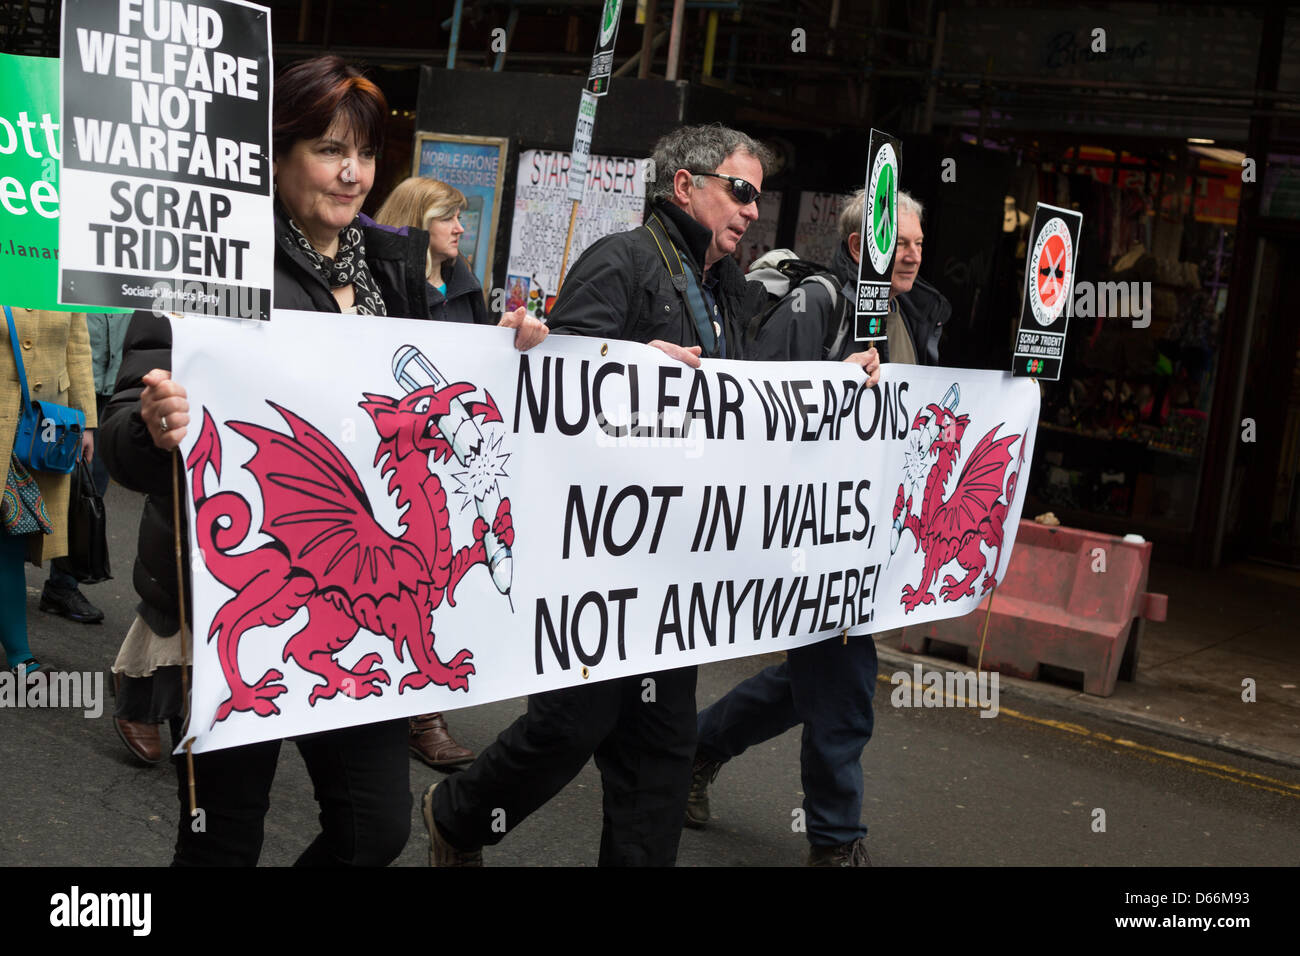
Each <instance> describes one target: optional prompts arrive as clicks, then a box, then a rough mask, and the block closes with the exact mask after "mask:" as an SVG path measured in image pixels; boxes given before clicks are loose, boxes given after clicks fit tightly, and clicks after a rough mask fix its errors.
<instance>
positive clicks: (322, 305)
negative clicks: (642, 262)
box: [95, 217, 432, 636]
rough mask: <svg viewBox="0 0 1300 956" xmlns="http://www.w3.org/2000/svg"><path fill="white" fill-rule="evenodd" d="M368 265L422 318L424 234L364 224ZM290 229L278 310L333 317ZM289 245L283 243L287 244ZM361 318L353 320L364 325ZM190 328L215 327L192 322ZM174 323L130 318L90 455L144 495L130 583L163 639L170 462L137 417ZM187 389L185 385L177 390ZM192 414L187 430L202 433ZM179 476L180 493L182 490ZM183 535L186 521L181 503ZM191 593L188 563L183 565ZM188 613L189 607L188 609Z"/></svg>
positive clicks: (389, 295)
mask: <svg viewBox="0 0 1300 956" xmlns="http://www.w3.org/2000/svg"><path fill="white" fill-rule="evenodd" d="M363 227H364V228H365V233H366V239H365V241H366V263H367V265H369V266H370V269H371V273H372V274H373V275H374V277H375V281H376V283H377V284H378V285H379V291H380V294H381V295H383V297H384V306H385V307H386V309H387V311H388V314H389V315H391V316H401V317H406V318H420V319H427V318H428V317H429V305H428V292H430V291H432V290H430V289H429V284H428V282H427V281H426V280H425V277H424V264H425V259H424V256H425V251H426V250H427V249H428V242H429V240H428V234H427V233H425V232H423V231H421V230H418V229H412V230H409V231H406V232H402V233H397V232H392V231H390V230H385V229H382V228H379V227H372V226H369V225H367V224H366V221H365V219H364V217H363ZM288 228H289V227H288V226H287V225H286V224H284V223H283V222H281V221H280V219H279V218H278V217H277V219H276V256H275V307H276V308H278V309H302V310H306V311H309V312H338V311H339V307H338V302H337V301H336V300H335V299H334V296H333V295H332V294H331V293H330V291H329V289H328V288H327V287H326V284H325V281H324V280H323V279H321V278H320V276H319V275H318V274H317V273H316V271H315V270H314V269H312V268H311V266H310V264H309V262H308V260H307V257H306V256H305V255H304V254H303V253H302V252H301V250H299V249H298V248H297V245H296V243H294V242H293V240H292V238H291V237H289V235H288ZM286 240H287V242H286ZM365 318H366V317H365V316H358V318H357V321H359V322H364V321H365ZM190 321H195V322H202V321H220V320H213V319H193V320H190ZM171 367H172V328H171V323H170V322H169V321H168V320H167V319H166V318H163V317H161V316H158V315H155V314H154V313H153V312H145V311H139V312H136V313H135V314H134V315H133V316H132V317H131V324H130V326H129V327H128V329H127V333H126V340H125V342H123V344H122V367H121V370H120V371H119V373H118V377H117V387H116V389H115V390H114V393H113V397H112V399H110V400H109V403H108V405H107V406H106V407H105V408H104V413H103V416H102V417H101V419H100V427H99V434H98V437H97V439H96V445H95V450H96V452H98V453H99V454H101V455H103V456H104V462H105V464H107V465H108V471H109V474H111V475H112V476H113V478H114V479H115V480H116V481H117V482H118V483H119V484H121V485H123V486H124V487H127V488H130V489H131V490H132V491H139V492H143V493H144V494H145V495H146V496H147V497H146V499H145V505H144V513H143V514H142V515H141V518H140V533H139V541H138V546H137V550H136V558H135V567H134V570H133V576H132V581H133V583H134V585H135V590H136V593H137V594H138V595H139V596H140V604H139V605H138V607H137V611H138V612H139V614H140V616H141V617H142V618H143V619H144V621H145V623H146V624H148V625H149V627H150V629H151V630H152V631H153V632H154V633H156V634H160V635H163V636H169V635H172V634H175V633H176V632H177V631H178V630H180V615H179V612H178V602H177V588H176V552H175V544H174V530H173V529H174V525H173V523H172V507H173V500H172V455H171V454H169V453H167V452H164V451H160V450H159V449H158V447H157V446H156V445H154V443H153V438H152V437H151V436H150V435H149V431H148V429H146V428H145V424H144V419H143V418H141V417H140V393H141V392H142V391H143V386H142V385H141V382H140V379H141V377H142V376H144V374H145V373H146V372H148V371H149V370H150V369H155V368H160V369H166V370H168V371H170V370H171ZM182 384H184V383H182ZM195 416H196V410H195V409H191V421H190V424H189V427H190V428H197V427H199V424H200V422H199V420H198V418H197V417H195ZM186 477H187V476H186V475H185V474H184V473H183V472H182V474H181V475H180V488H181V493H182V494H184V493H185V488H186V487H187V483H186ZM180 513H181V522H182V530H184V527H185V521H186V515H185V504H184V501H182V503H181V509H180ZM183 563H184V565H185V569H186V571H185V573H186V582H185V583H186V594H189V593H190V592H189V577H188V576H189V561H188V558H187V559H186V561H185V562H183ZM187 609H188V605H187Z"/></svg>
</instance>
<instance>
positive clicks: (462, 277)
mask: <svg viewBox="0 0 1300 956" xmlns="http://www.w3.org/2000/svg"><path fill="white" fill-rule="evenodd" d="M450 272H451V274H450V275H448V274H447V273H448V269H447V263H445V262H444V263H443V264H442V278H443V279H444V281H445V282H446V283H447V291H446V292H445V293H444V292H439V291H438V290H437V289H435V288H434V287H433V286H432V285H429V318H431V319H435V320H436V321H438V322H472V323H474V324H475V325H495V324H496V323H495V322H493V321H492V317H491V316H490V315H488V310H487V305H486V304H485V303H484V301H483V287H482V286H481V285H479V282H478V279H477V278H476V277H475V276H474V273H473V272H472V271H471V270H470V267H469V264H468V263H467V262H466V261H465V259H464V257H463V256H457V257H456V258H455V259H454V260H452V262H451V270H450Z"/></svg>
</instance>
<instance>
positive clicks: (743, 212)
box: [423, 126, 877, 866]
mask: <svg viewBox="0 0 1300 956" xmlns="http://www.w3.org/2000/svg"><path fill="white" fill-rule="evenodd" d="M769 159H770V156H769V153H768V150H767V149H766V148H765V147H763V146H762V145H760V144H759V143H757V142H755V141H754V140H753V139H751V138H750V137H748V136H746V135H745V134H743V133H739V132H737V131H735V130H730V129H726V128H724V127H721V126H703V127H686V128H683V129H679V130H676V131H674V132H672V133H670V134H668V135H667V136H665V137H664V138H663V139H661V140H660V141H659V142H658V143H657V144H656V146H655V150H654V155H653V164H654V165H653V169H654V170H655V172H656V174H657V175H656V176H655V177H654V179H653V180H652V181H651V182H650V185H649V188H648V197H647V198H648V199H649V208H648V210H647V212H648V215H647V219H646V225H644V226H641V227H639V228H637V229H633V230H631V231H630V232H624V233H619V234H617V235H612V236H606V237H604V238H603V239H600V240H598V241H597V242H595V243H593V244H592V245H591V246H590V247H589V248H588V249H587V250H586V252H584V253H583V255H582V256H581V258H579V259H578V261H577V262H576V263H574V265H573V269H572V271H571V272H570V273H569V275H568V277H567V279H566V280H565V281H564V284H563V287H562V289H561V292H560V295H559V297H558V299H557V300H556V302H555V306H554V308H553V310H552V313H551V318H550V325H551V329H552V331H554V332H558V333H562V334H570V335H586V336H595V337H600V338H606V339H625V340H629V341H634V342H643V343H646V344H649V345H653V346H656V347H657V348H660V349H662V350H663V351H664V352H666V353H667V354H669V355H671V356H674V357H675V358H679V359H681V360H682V361H684V362H686V363H687V364H689V365H691V366H693V367H699V365H700V356H701V355H703V356H705V357H716V358H731V359H738V358H745V357H746V356H745V354H744V346H743V339H742V332H741V330H742V329H743V327H744V323H745V321H746V320H747V319H748V318H749V315H750V314H751V312H752V311H753V310H756V309H757V308H758V307H759V304H760V302H761V290H752V289H751V288H750V287H749V286H748V284H747V283H746V282H745V279H744V275H743V274H742V273H741V271H740V268H739V266H737V265H736V263H735V260H734V259H733V258H732V257H731V254H732V252H733V251H734V250H735V248H736V243H737V242H738V241H739V240H740V238H741V236H743V235H744V233H745V230H746V229H747V228H748V227H749V225H750V223H752V222H753V221H754V220H755V219H757V218H758V206H757V202H756V201H757V199H758V194H759V190H761V188H762V185H763V172H764V167H765V166H766V165H767V164H768V162H769ZM674 279H675V280H676V281H674ZM858 364H860V365H863V366H864V367H867V368H868V372H869V373H870V374H874V369H875V367H876V364H877V363H876V362H875V353H874V352H873V353H871V354H870V355H866V354H865V353H864V354H863V355H862V356H860V357H859V359H858ZM695 671H696V669H695V668H694V667H682V668H677V669H675V670H669V671H660V672H657V673H654V674H641V675H637V676H635V677H623V678H616V679H613V680H607V681H602V682H600V683H597V684H592V685H582V686H576V687H570V688H564V689H562V690H556V691H550V692H547V693H544V694H534V695H533V696H532V697H530V698H529V699H528V712H527V713H526V714H525V715H524V716H522V717H520V718H519V719H518V720H517V721H515V723H514V724H513V725H511V726H510V727H509V728H507V729H506V731H505V732H504V733H502V734H501V736H500V737H499V738H498V739H497V741H496V743H494V744H492V746H490V747H488V748H487V749H486V750H485V751H483V753H482V754H480V756H479V758H478V760H476V761H475V762H474V764H473V765H472V766H470V767H469V768H468V769H467V770H465V771H464V772H462V773H460V774H458V775H457V776H455V777H452V778H450V779H448V780H446V781H443V782H442V783H440V784H437V785H436V786H434V787H431V788H430V789H429V790H428V791H427V792H426V793H425V795H424V801H423V809H424V820H425V825H426V826H427V827H428V829H429V838H430V852H429V857H430V863H431V864H432V865H434V866H456V865H461V866H463V865H479V864H481V861H482V855H481V848H482V847H483V846H485V845H491V844H495V843H497V842H499V841H500V839H501V838H502V836H504V834H505V832H506V831H508V830H509V829H512V828H514V827H515V826H518V825H519V823H520V822H522V821H523V819H524V818H525V817H527V816H528V815H529V814H530V813H532V812H533V811H534V810H536V809H537V808H538V807H540V806H541V805H542V804H544V803H546V802H547V801H548V800H550V799H551V797H553V796H554V795H555V794H557V793H558V792H559V791H560V790H561V789H562V788H563V787H564V786H565V784H567V783H568V782H569V781H570V780H572V779H573V777H574V776H575V775H576V774H577V773H578V771H579V770H581V769H582V767H583V765H585V764H586V762H587V760H588V759H589V758H590V757H591V756H593V755H594V756H595V758H596V765H597V766H598V767H599V768H600V773H601V781H602V784H603V786H604V791H605V798H604V808H605V823H604V828H603V829H602V832H601V841H600V858H599V860H600V863H601V865H651V866H654V865H659V866H669V865H672V864H673V863H674V862H675V861H676V859H677V844H678V840H679V839H680V837H681V828H682V819H683V813H684V812H685V809H686V796H687V791H688V789H689V786H690V779H691V761H692V758H693V757H694V754H695Z"/></svg>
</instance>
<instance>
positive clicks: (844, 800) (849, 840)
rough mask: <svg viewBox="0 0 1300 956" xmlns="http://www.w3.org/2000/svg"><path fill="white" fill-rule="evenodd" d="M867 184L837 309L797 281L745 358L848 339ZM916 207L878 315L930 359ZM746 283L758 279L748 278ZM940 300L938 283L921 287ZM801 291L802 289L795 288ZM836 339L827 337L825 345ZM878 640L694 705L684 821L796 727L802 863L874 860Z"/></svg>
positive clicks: (850, 209)
mask: <svg viewBox="0 0 1300 956" xmlns="http://www.w3.org/2000/svg"><path fill="white" fill-rule="evenodd" d="M864 201H865V191H863V190H859V191H858V193H857V194H856V195H855V196H854V197H853V199H851V200H850V201H849V203H848V204H847V205H846V206H845V208H844V211H843V213H842V214H841V216H840V236H841V239H842V240H843V241H842V242H841V243H840V246H839V249H838V251H837V252H836V255H835V259H834V261H833V263H832V268H833V270H834V272H835V277H836V279H837V280H838V281H839V282H840V283H841V293H840V294H841V296H842V297H847V300H848V302H849V304H850V305H849V308H847V309H841V308H838V307H837V304H836V301H835V300H834V299H833V297H832V296H831V294H830V291H829V289H827V288H826V287H825V286H822V285H821V284H819V283H816V282H808V283H805V284H804V285H801V286H799V287H798V288H797V289H796V290H795V291H794V292H791V293H789V294H788V295H787V296H786V298H785V299H784V300H783V301H782V302H781V303H780V304H779V305H778V306H777V307H776V308H775V309H774V310H773V312H772V314H771V315H770V316H769V317H768V319H767V321H766V322H765V323H764V324H763V326H762V327H761V328H760V329H759V331H758V334H757V336H756V337H755V340H754V343H753V348H752V349H751V351H752V352H753V353H754V354H753V355H752V357H753V358H762V359H770V360H776V361H815V360H818V359H822V358H829V359H836V358H839V357H840V354H841V353H842V352H844V351H848V350H849V349H851V348H853V347H854V345H853V341H852V338H853V337H852V331H851V326H850V328H849V330H848V334H847V335H841V336H839V337H838V340H839V341H843V342H844V344H843V345H842V346H840V347H839V348H838V349H837V350H836V354H832V355H826V354H825V351H826V343H827V342H831V341H833V340H837V336H836V334H835V333H836V331H837V329H836V328H832V326H839V325H840V323H841V322H849V323H851V322H852V321H853V310H852V307H851V304H852V302H853V298H854V296H853V289H854V287H855V286H856V285H857V277H858V260H859V258H860V257H861V255H862V237H861V235H860V234H859V231H858V230H859V228H860V224H861V222H862V206H863V203H864ZM921 213H922V208H921V205H920V204H919V203H918V202H916V200H914V199H913V198H912V197H911V196H909V195H908V194H907V193H904V192H900V193H899V194H898V220H899V225H898V249H897V254H896V256H895V260H894V271H893V273H892V275H891V276H890V295H891V301H890V305H891V308H890V313H889V319H888V322H887V325H886V332H887V334H888V336H889V358H890V361H894V362H906V363H909V364H922V365H934V364H937V362H938V358H939V351H938V350H939V335H940V333H941V331H942V323H943V320H944V319H945V318H946V317H947V312H941V311H940V310H938V309H937V308H935V307H934V306H933V305H932V304H931V303H932V299H930V298H929V297H928V296H929V293H926V295H927V298H924V299H922V298H918V299H917V301H916V304H915V305H909V306H907V307H904V306H903V305H902V304H901V299H902V297H903V296H904V295H910V294H914V293H916V291H917V289H916V286H917V284H918V282H919V280H917V277H916V273H917V270H918V269H919V268H920V265H921V243H922V240H923V238H924V236H923V234H922V232H921ZM753 284H754V285H759V284H760V283H758V282H754V283H753ZM926 288H927V289H930V290H931V292H933V296H934V297H935V298H937V300H938V301H939V302H941V303H943V305H944V306H946V305H947V302H946V300H944V299H943V297H942V296H941V295H939V293H938V292H935V291H933V289H932V287H929V286H927V287H926ZM801 290H802V294H796V293H799V292H800V291H801ZM833 348H834V347H833ZM877 668H878V663H877V660H876V647H875V643H874V641H873V639H872V636H871V635H869V634H862V635H859V636H857V637H852V638H846V639H844V640H841V639H840V637H839V636H836V637H833V638H829V639H828V640H825V641H819V642H817V643H815V644H807V645H805V646H803V647H797V648H794V649H793V650H791V651H790V652H789V653H788V654H787V655H786V660H785V661H783V662H782V663H780V664H774V665H773V666H771V667H768V668H766V669H764V670H763V671H761V672H760V673H758V674H756V675H754V676H753V677H751V678H749V679H748V680H745V681H742V682H741V683H740V684H738V685H737V686H736V687H735V688H733V689H732V690H731V691H730V692H728V693H727V694H726V695H724V696H723V697H722V698H721V699H720V700H718V701H717V702H716V703H714V704H713V705H712V706H710V707H708V708H707V709H705V710H704V711H702V712H701V713H700V715H699V726H698V729H699V742H698V750H697V755H696V759H695V763H694V767H693V770H692V782H691V792H690V799H689V801H688V804H687V809H686V820H685V822H686V825H687V826H689V827H691V828H693V829H699V828H702V827H704V825H705V824H706V823H707V822H708V820H709V792H708V788H709V784H710V783H712V782H713V780H714V778H716V777H717V775H718V771H719V770H720V769H721V767H722V765H723V764H724V763H725V762H727V761H728V760H730V759H731V758H732V757H736V756H739V755H740V754H741V753H743V752H744V751H745V750H747V749H748V748H750V747H752V746H754V745H755V744H758V743H762V742H764V741H766V740H770V739H771V738H773V737H775V736H777V735H778V734H783V733H785V732H786V731H787V730H789V729H790V728H791V727H794V726H797V725H799V724H802V725H803V735H802V739H801V743H800V748H799V762H800V771H801V781H802V783H803V790H804V806H803V809H804V813H805V820H806V833H807V835H808V842H809V844H810V849H809V854H808V863H809V865H810V866H870V865H871V858H870V856H869V855H868V854H867V850H866V846H865V838H866V835H867V828H866V827H865V826H863V824H862V794H863V779H862V764H861V760H862V751H863V748H864V747H866V745H867V741H869V740H870V739H871V732H872V727H873V714H872V709H871V705H872V697H873V695H874V693H875V688H876V674H877Z"/></svg>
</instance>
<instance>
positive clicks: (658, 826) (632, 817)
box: [433, 667, 696, 866]
mask: <svg viewBox="0 0 1300 956" xmlns="http://www.w3.org/2000/svg"><path fill="white" fill-rule="evenodd" d="M695 675H696V669H695V668H694V667H681V668H678V669H676V670H671V671H659V672H658V673H655V674H641V675H638V676H635V677H621V678H615V679H613V680H607V681H601V682H600V683H598V684H590V685H588V684H583V685H579V686H577V687H566V688H564V689H562V690H554V691H548V692H546V693H544V694H534V695H533V696H531V697H529V698H528V712H527V713H525V714H524V715H523V716H522V717H520V718H519V719H518V720H516V721H515V722H514V723H513V724H511V725H510V726H509V727H507V728H506V729H505V730H504V731H503V732H502V733H501V735H500V736H499V737H498V738H497V739H496V741H495V742H494V743H493V744H492V745H491V746H490V747H488V748H487V749H486V750H484V751H483V752H482V753H481V754H479V757H478V759H477V760H475V761H474V763H473V764H472V765H471V766H470V767H469V768H468V769H466V770H465V771H463V772H462V773H459V774H456V775H455V776H453V777H450V778H448V779H447V780H444V781H443V782H442V783H440V784H439V785H438V789H437V790H435V791H434V808H433V816H434V821H435V822H436V823H437V825H438V829H439V830H440V831H442V834H443V836H445V837H446V839H447V840H448V841H449V842H450V843H451V844H452V846H455V847H458V848H460V849H462V850H471V849H475V848H477V847H481V846H490V845H493V844H496V843H498V842H500V840H501V838H502V837H503V836H505V833H506V832H507V831H508V830H512V829H514V828H515V827H517V826H518V825H519V824H520V823H522V822H523V821H524V819H525V818H526V817H527V816H528V815H529V814H530V813H532V812H533V811H534V810H536V809H537V808H538V807H540V806H541V805H542V804H544V803H546V802H547V801H548V800H550V799H551V798H552V797H553V796H555V795H556V794H557V793H559V792H560V791H561V790H562V789H564V786H565V785H566V784H567V783H568V782H569V781H570V780H572V779H573V778H574V777H575V776H577V774H578V771H580V770H581V769H582V768H583V766H584V765H585V764H586V762H587V760H588V759H589V758H590V757H592V756H593V755H594V756H595V758H596V766H597V767H598V768H599V769H600V779H601V785H602V788H603V790H604V810H605V814H604V816H605V823H604V827H603V828H602V830H601V834H600V860H599V862H600V865H601V866H672V865H673V864H674V863H675V862H676V861H677V843H678V841H679V840H680V839H681V835H682V820H683V818H684V815H685V813H686V798H687V795H688V794H689V792H690V785H691V762H692V760H693V759H694V756H695ZM647 678H650V679H652V680H653V681H654V685H653V696H654V700H653V701H647V700H646V699H645V697H647V696H648V691H647V690H646V689H645V686H644V681H645V680H646V679H647Z"/></svg>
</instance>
